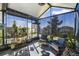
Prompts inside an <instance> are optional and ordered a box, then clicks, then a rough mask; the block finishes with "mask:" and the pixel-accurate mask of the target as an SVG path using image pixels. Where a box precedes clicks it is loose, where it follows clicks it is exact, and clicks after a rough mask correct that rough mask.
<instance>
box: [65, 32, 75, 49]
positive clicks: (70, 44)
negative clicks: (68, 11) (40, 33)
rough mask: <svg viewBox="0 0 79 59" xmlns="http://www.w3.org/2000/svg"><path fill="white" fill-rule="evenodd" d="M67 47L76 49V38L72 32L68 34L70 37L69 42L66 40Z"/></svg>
mask: <svg viewBox="0 0 79 59" xmlns="http://www.w3.org/2000/svg"><path fill="white" fill-rule="evenodd" d="M66 46H67V47H68V48H72V49H74V48H75V41H74V38H73V34H72V33H71V32H69V33H68V37H67V40H66Z"/></svg>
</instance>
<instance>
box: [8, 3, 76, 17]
mask: <svg viewBox="0 0 79 59" xmlns="http://www.w3.org/2000/svg"><path fill="white" fill-rule="evenodd" d="M50 5H51V6H52V7H62V8H66V9H67V8H68V9H72V10H74V8H75V6H76V3H50ZM50 5H49V4H47V3H45V5H43V6H40V5H39V4H38V3H9V4H8V8H11V9H14V10H16V11H19V12H22V13H25V14H29V15H32V16H34V17H39V16H40V15H41V14H42V13H44V12H45V11H46V10H47V9H48V8H50Z"/></svg>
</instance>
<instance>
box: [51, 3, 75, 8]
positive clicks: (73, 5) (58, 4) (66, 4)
mask: <svg viewBox="0 0 79 59" xmlns="http://www.w3.org/2000/svg"><path fill="white" fill-rule="evenodd" d="M50 4H51V5H52V6H60V7H68V8H75V6H76V3H50Z"/></svg>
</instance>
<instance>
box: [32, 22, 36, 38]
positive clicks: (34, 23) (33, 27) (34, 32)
mask: <svg viewBox="0 0 79 59" xmlns="http://www.w3.org/2000/svg"><path fill="white" fill-rule="evenodd" d="M31 35H32V38H35V37H37V24H36V22H35V21H32V33H31Z"/></svg>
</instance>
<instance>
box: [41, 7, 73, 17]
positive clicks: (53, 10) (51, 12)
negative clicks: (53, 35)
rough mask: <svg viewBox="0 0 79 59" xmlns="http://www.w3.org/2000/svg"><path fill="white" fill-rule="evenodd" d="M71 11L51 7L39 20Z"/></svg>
mask: <svg viewBox="0 0 79 59" xmlns="http://www.w3.org/2000/svg"><path fill="white" fill-rule="evenodd" d="M70 11H72V10H71V9H64V8H58V7H51V8H49V9H48V10H47V11H46V12H45V13H44V14H43V15H42V16H41V17H40V18H45V17H49V16H53V15H57V14H62V13H67V12H70Z"/></svg>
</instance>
